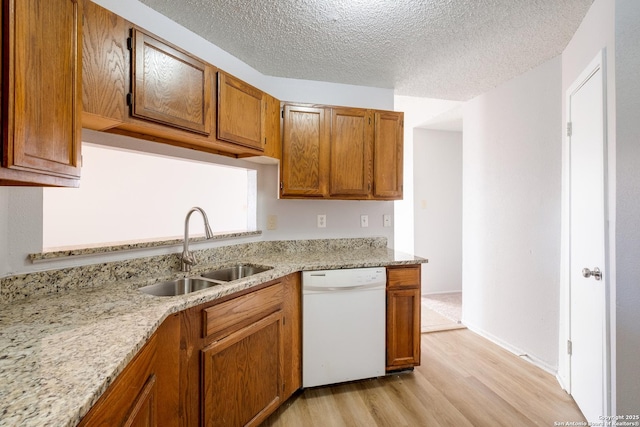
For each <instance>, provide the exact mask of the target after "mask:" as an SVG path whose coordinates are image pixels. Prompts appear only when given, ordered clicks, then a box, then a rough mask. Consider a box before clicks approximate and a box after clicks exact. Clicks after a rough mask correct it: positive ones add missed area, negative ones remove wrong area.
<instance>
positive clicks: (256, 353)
mask: <svg viewBox="0 0 640 427" xmlns="http://www.w3.org/2000/svg"><path fill="white" fill-rule="evenodd" d="M300 301H301V289H300V273H295V274H291V275H288V276H285V277H282V278H280V279H277V280H275V281H272V282H269V283H266V284H265V285H263V286H261V287H260V288H258V289H257V290H256V288H253V289H250V290H247V291H246V292H243V293H240V294H234V295H231V296H229V297H225V298H221V299H219V300H216V301H213V302H211V303H207V304H204V305H201V306H197V307H194V308H190V309H188V310H185V311H183V312H182V313H181V316H182V322H181V323H182V334H181V343H180V347H181V350H180V354H181V375H180V378H181V379H180V390H181V398H182V402H183V407H184V413H183V416H184V419H183V423H182V424H183V425H188V426H192V425H193V426H195V425H203V426H245V425H247V426H253V425H258V424H260V423H261V422H262V421H263V420H264V419H265V418H267V417H268V416H269V415H270V414H271V413H272V412H273V411H275V409H276V408H277V407H278V406H280V404H282V403H283V402H284V401H285V400H287V398H289V396H291V394H293V392H295V391H296V390H298V389H299V388H300V387H301V386H302V371H301V354H302V353H301V351H302V336H301V328H300V322H301V312H300Z"/></svg>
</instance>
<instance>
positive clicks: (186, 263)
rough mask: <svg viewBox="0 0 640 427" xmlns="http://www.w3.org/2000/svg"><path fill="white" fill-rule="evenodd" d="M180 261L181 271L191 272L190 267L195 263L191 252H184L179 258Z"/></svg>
mask: <svg viewBox="0 0 640 427" xmlns="http://www.w3.org/2000/svg"><path fill="white" fill-rule="evenodd" d="M180 261H181V270H182V271H191V266H192V265H194V264H195V263H196V257H195V255H194V254H192V253H191V252H189V251H184V252H182V255H181V256H180Z"/></svg>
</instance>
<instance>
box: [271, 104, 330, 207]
mask: <svg viewBox="0 0 640 427" xmlns="http://www.w3.org/2000/svg"><path fill="white" fill-rule="evenodd" d="M326 113H327V111H326V109H325V108H322V107H320V108H318V107H308V106H302V105H290V104H287V105H285V106H284V110H283V115H284V124H283V131H284V135H283V138H282V161H281V162H280V176H281V178H282V181H281V183H280V194H281V196H282V197H292V198H300V197H325V195H326V194H327V191H328V190H327V181H328V173H329V134H330V131H331V129H330V126H331V122H330V121H328V120H326V119H325V114H326Z"/></svg>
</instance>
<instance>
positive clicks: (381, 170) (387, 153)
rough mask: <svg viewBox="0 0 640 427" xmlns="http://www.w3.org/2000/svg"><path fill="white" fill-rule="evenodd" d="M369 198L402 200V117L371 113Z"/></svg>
mask: <svg viewBox="0 0 640 427" xmlns="http://www.w3.org/2000/svg"><path fill="white" fill-rule="evenodd" d="M374 121H375V132H374V135H375V138H374V153H375V156H374V164H373V196H374V197H375V198H388V199H402V173H403V172H402V171H403V167H402V164H403V155H402V154H403V150H404V147H403V140H404V135H403V133H404V126H403V121H404V113H399V112H397V111H376V112H375V113H374Z"/></svg>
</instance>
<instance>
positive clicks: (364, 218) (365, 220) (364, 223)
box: [360, 215, 369, 228]
mask: <svg viewBox="0 0 640 427" xmlns="http://www.w3.org/2000/svg"><path fill="white" fill-rule="evenodd" d="M368 226H369V215H360V227H362V228H364V227H368Z"/></svg>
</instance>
